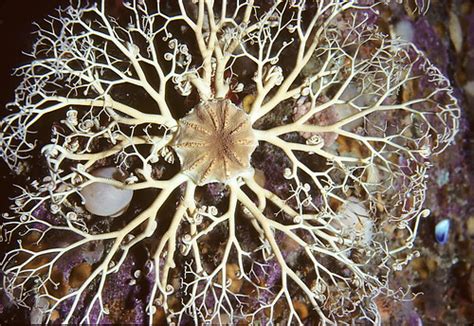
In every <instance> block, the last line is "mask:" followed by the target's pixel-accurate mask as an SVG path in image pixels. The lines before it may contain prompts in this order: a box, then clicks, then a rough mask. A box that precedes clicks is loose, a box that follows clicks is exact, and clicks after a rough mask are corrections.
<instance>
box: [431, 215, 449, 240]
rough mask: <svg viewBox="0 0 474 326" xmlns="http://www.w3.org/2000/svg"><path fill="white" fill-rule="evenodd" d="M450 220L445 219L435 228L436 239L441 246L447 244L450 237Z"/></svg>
mask: <svg viewBox="0 0 474 326" xmlns="http://www.w3.org/2000/svg"><path fill="white" fill-rule="evenodd" d="M450 224H451V222H450V220H448V219H444V220H441V221H440V222H438V224H436V226H435V238H436V241H438V243H439V244H442V245H444V244H446V242H448V235H449V227H450Z"/></svg>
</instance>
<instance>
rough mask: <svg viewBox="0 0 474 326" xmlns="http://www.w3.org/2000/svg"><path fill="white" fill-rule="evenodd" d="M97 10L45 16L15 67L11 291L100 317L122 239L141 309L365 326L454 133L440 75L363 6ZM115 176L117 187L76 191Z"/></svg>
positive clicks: (66, 311) (203, 317)
mask: <svg viewBox="0 0 474 326" xmlns="http://www.w3.org/2000/svg"><path fill="white" fill-rule="evenodd" d="M368 3H369V4H368ZM108 5H109V2H107V1H102V2H101V3H99V4H97V5H91V6H88V7H85V8H83V7H80V6H70V7H68V8H66V9H64V10H58V14H57V16H56V17H52V18H51V19H50V20H49V21H48V22H47V24H46V26H43V27H41V28H40V29H39V31H38V41H37V42H36V43H35V45H34V49H33V52H32V54H31V57H32V61H31V63H29V64H27V65H25V66H23V67H20V68H19V69H18V70H17V71H16V73H17V74H18V75H20V76H22V78H23V81H22V83H21V84H20V86H19V87H18V89H17V91H16V98H15V101H14V102H13V103H11V104H10V108H11V110H12V113H11V114H10V115H8V116H7V117H6V118H4V119H3V120H2V122H1V125H0V126H1V130H0V132H1V136H2V137H1V146H0V154H1V156H2V157H3V159H4V160H5V161H6V162H7V164H8V165H9V166H10V168H12V169H13V170H16V171H19V172H21V171H22V169H25V163H24V162H30V161H31V160H32V159H38V158H39V157H42V159H43V160H44V162H45V165H46V166H47V172H48V175H47V176H44V175H42V176H40V177H38V180H36V181H34V182H32V183H31V185H29V186H26V187H23V188H21V191H22V192H21V194H20V195H18V196H17V197H16V198H15V201H14V205H12V212H11V213H10V214H6V215H5V216H4V219H5V223H4V226H3V236H4V240H5V241H6V242H9V243H11V244H12V246H11V250H9V251H8V252H6V253H4V255H3V261H2V262H1V266H2V269H3V272H4V275H5V276H4V288H5V289H6V290H7V291H8V293H9V294H10V295H11V296H12V297H13V298H14V299H15V300H16V301H17V302H18V303H19V304H22V305H24V306H34V307H35V309H36V310H38V311H40V313H41V316H43V317H44V318H46V319H45V321H46V322H53V321H55V320H60V321H62V322H65V323H67V322H76V323H77V322H85V323H97V322H100V321H101V320H106V319H107V318H109V320H111V318H113V316H112V315H113V314H114V312H113V311H112V308H113V303H112V302H110V300H109V297H110V296H108V295H107V291H110V288H113V286H114V284H113V282H111V281H110V280H111V278H113V275H114V274H116V273H119V272H120V270H121V269H124V268H125V267H124V266H125V265H126V264H127V261H128V259H129V257H130V256H133V255H135V254H137V253H139V255H140V256H141V257H142V258H143V257H144V259H145V262H144V263H143V265H142V266H141V268H142V271H143V270H144V269H146V275H147V280H146V282H148V283H147V284H148V286H147V287H144V288H145V289H146V291H145V292H146V293H144V294H143V300H146V303H145V309H144V311H143V314H144V315H145V317H144V318H145V320H148V322H149V323H153V322H157V321H158V318H159V317H158V316H164V317H165V318H167V320H168V321H170V322H171V321H173V322H176V323H195V324H199V323H202V322H209V323H229V322H233V323H238V322H240V323H251V322H256V321H261V322H263V323H266V322H284V323H288V324H290V323H303V322H305V321H312V322H314V323H317V322H319V323H322V324H326V323H329V324H331V323H335V322H337V321H348V320H351V319H356V318H362V319H366V320H367V321H371V322H373V323H378V322H379V319H378V315H379V313H378V311H377V307H376V305H375V304H374V303H373V301H374V298H375V297H377V296H378V295H396V293H395V292H393V291H391V290H390V289H389V288H388V286H387V281H388V276H389V274H390V271H392V270H397V269H400V268H401V267H402V266H403V265H404V264H406V263H407V262H408V261H409V260H410V259H411V258H412V257H413V255H415V254H416V252H415V253H414V252H412V251H411V250H410V249H411V248H412V246H413V242H414V239H415V235H416V229H417V227H418V223H419V219H420V218H421V217H423V216H426V215H427V210H423V208H422V205H423V201H424V196H425V178H426V175H427V174H426V171H427V168H428V167H429V162H428V159H429V157H430V156H431V155H432V154H434V153H436V152H439V151H441V150H443V149H444V148H445V147H446V146H447V145H448V144H449V143H450V142H451V141H452V140H453V138H454V135H455V133H456V131H457V127H458V115H459V109H458V107H457V103H456V100H455V99H454V98H453V96H452V95H451V88H450V85H449V83H448V81H447V80H446V78H445V77H444V76H442V74H441V73H440V72H439V70H438V69H437V68H435V67H433V66H432V65H431V63H430V62H429V60H427V59H426V58H425V57H424V55H423V54H422V53H420V52H419V51H418V50H417V48H416V47H415V46H413V45H412V44H408V43H404V42H402V41H400V40H392V39H390V38H388V37H387V36H386V35H384V34H383V33H381V32H379V31H378V30H377V28H376V27H374V25H373V19H372V18H371V17H372V16H374V15H375V14H376V13H375V10H376V8H377V4H374V3H370V1H350V0H318V1H303V0H300V1H295V0H287V1H270V0H262V1H253V0H235V1H228V0H220V1H217V0H196V1H185V0H176V1H174V0H173V1H147V0H135V1H130V2H124V4H123V7H121V8H120V9H119V10H115V16H116V17H115V18H114V17H111V16H110V11H109V10H108V9H109V8H108ZM104 168H113V169H112V170H110V169H109V170H107V171H115V172H114V173H113V176H110V175H109V176H108V177H107V176H104V175H103V174H101V173H100V171H104ZM93 185H95V186H97V185H102V186H103V188H102V189H104V190H100V189H101V188H100V187H97V188H90V187H91V186H93ZM88 187H89V188H88ZM117 188H118V189H121V191H122V192H127V193H128V194H130V193H133V198H132V199H131V202H130V203H129V197H131V196H129V197H127V196H125V197H123V198H122V197H120V196H118V195H117V196H118V197H116V198H115V199H117V198H118V199H117V200H115V201H114V200H112V199H110V198H109V199H107V200H104V201H103V202H99V203H94V200H96V199H94V198H95V197H94V195H90V194H91V191H86V189H89V190H90V189H94V192H92V193H95V194H96V195H97V196H98V197H99V198H106V197H107V196H105V197H104V196H102V195H103V194H102V195H101V193H100V191H104V192H108V191H117V194H118V193H119V192H120V191H119V190H118V189H117ZM112 193H113V194H114V195H115V194H116V193H115V192H112ZM101 196H102V197H101ZM127 198H128V199H127ZM109 200H110V201H109ZM116 201H118V202H119V203H118V204H117V202H116ZM121 201H122V202H121ZM94 205H96V206H97V205H99V206H104V207H106V208H109V206H111V205H119V206H120V207H119V209H113V208H111V210H109V211H108V212H109V213H98V212H99V211H95V210H94V209H93V208H90V207H92V206H94ZM106 211H107V210H106ZM101 212H102V211H101ZM112 212H113V213H112ZM394 234H396V235H397V236H396V237H394ZM14 244H16V245H14ZM84 252H87V253H88V254H87V255H86V254H84ZM71 260H74V261H75V264H76V265H75V266H74V267H71V266H69V265H68V261H71ZM137 264H138V263H137ZM78 266H80V267H81V268H82V269H81V271H82V272H81V273H79V274H80V275H81V277H77V275H75V277H74V279H73V274H77V270H78ZM135 274H136V273H135ZM72 279H73V280H72ZM68 280H69V283H68V282H67V281H68ZM143 282H145V281H143ZM65 283H66V284H65ZM133 284H134V283H133V282H130V286H133ZM146 316H148V317H146ZM43 317H41V318H43ZM41 318H40V320H41Z"/></svg>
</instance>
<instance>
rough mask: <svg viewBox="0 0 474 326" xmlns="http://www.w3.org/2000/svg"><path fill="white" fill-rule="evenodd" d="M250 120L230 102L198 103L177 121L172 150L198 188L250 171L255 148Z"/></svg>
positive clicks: (211, 101) (255, 143)
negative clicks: (251, 156) (251, 157)
mask: <svg viewBox="0 0 474 326" xmlns="http://www.w3.org/2000/svg"><path fill="white" fill-rule="evenodd" d="M257 144H258V142H257V140H256V138H255V135H254V132H253V129H252V125H251V122H250V119H249V116H248V115H247V114H246V113H245V112H244V111H243V110H242V109H240V108H239V107H237V106H236V105H234V104H233V103H232V102H231V101H229V100H210V101H206V102H202V103H199V104H198V105H197V106H196V107H194V109H192V110H191V111H190V112H189V113H188V114H187V115H186V116H185V117H184V118H182V119H180V120H179V121H178V130H177V133H176V135H175V137H174V139H173V141H172V144H171V146H172V147H173V149H174V150H175V151H176V154H177V155H178V157H179V160H180V162H181V167H182V171H183V173H185V174H186V175H188V176H189V177H190V178H191V179H192V180H193V181H194V182H195V183H196V184H197V185H204V184H207V183H211V182H226V181H228V180H231V179H234V178H236V177H238V176H241V175H244V174H247V173H248V172H250V171H251V169H252V168H251V166H250V155H251V154H252V152H253V151H254V150H255V148H256V147H257Z"/></svg>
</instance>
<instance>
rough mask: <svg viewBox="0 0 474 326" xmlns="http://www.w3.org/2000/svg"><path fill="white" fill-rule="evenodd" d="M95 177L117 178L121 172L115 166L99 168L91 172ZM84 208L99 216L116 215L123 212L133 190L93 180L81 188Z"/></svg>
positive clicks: (128, 203)
mask: <svg viewBox="0 0 474 326" xmlns="http://www.w3.org/2000/svg"><path fill="white" fill-rule="evenodd" d="M91 174H92V175H94V176H96V177H101V178H107V179H115V180H117V179H119V178H120V176H121V172H120V170H119V169H117V168H115V167H106V168H99V169H96V170H94V171H92V173H91ZM81 194H82V196H84V199H85V207H86V209H87V210H88V211H89V212H90V213H92V214H95V215H99V216H113V217H115V216H118V215H121V214H123V213H124V212H125V211H126V210H127V208H128V206H129V205H130V202H131V200H132V197H133V190H129V189H119V188H116V187H114V186H111V185H109V184H105V183H100V182H94V183H92V184H90V185H88V186H86V187H84V189H82V190H81Z"/></svg>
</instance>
